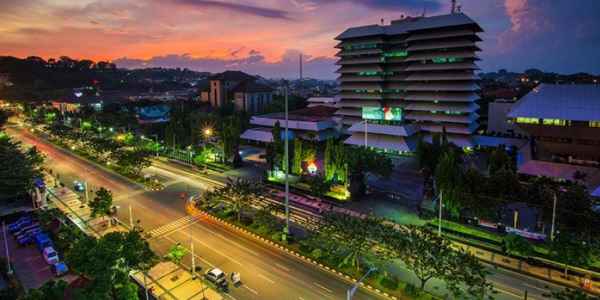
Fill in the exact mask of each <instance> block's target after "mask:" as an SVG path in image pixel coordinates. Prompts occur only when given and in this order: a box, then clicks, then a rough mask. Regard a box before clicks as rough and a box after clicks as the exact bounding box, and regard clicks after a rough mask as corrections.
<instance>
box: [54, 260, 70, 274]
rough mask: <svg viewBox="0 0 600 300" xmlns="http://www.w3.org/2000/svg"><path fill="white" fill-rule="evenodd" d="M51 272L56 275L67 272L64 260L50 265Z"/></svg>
mask: <svg viewBox="0 0 600 300" xmlns="http://www.w3.org/2000/svg"><path fill="white" fill-rule="evenodd" d="M50 269H51V270H52V273H54V275H56V276H62V275H65V274H67V273H68V272H69V267H67V264H66V263H65V262H58V263H55V264H53V265H51V266H50Z"/></svg>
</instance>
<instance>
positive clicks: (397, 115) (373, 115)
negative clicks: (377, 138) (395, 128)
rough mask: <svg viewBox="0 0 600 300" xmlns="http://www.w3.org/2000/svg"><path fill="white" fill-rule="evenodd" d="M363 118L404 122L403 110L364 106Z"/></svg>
mask: <svg viewBox="0 0 600 300" xmlns="http://www.w3.org/2000/svg"><path fill="white" fill-rule="evenodd" d="M362 118H363V120H386V121H402V108H400V107H389V106H386V107H377V106H363V107H362Z"/></svg>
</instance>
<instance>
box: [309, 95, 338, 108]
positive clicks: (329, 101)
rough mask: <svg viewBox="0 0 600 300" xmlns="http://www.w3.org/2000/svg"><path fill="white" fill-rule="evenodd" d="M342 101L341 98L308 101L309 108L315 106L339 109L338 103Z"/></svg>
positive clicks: (313, 98)
mask: <svg viewBox="0 0 600 300" xmlns="http://www.w3.org/2000/svg"><path fill="white" fill-rule="evenodd" d="M339 101H340V98H339V97H337V96H336V97H310V98H308V99H306V102H308V107H313V106H327V107H337V104H338V102H339Z"/></svg>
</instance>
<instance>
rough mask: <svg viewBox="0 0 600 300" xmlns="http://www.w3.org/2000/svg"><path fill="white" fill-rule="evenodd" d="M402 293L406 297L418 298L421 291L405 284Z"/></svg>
mask: <svg viewBox="0 0 600 300" xmlns="http://www.w3.org/2000/svg"><path fill="white" fill-rule="evenodd" d="M404 293H405V294H406V295H407V296H411V297H418V296H419V295H420V294H421V290H420V289H419V288H417V287H416V286H415V285H413V284H410V283H407V284H406V287H404Z"/></svg>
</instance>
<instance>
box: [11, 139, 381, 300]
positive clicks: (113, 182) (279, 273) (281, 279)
mask: <svg viewBox="0 0 600 300" xmlns="http://www.w3.org/2000/svg"><path fill="white" fill-rule="evenodd" d="M7 131H8V132H9V134H11V135H13V136H15V137H16V138H17V139H19V140H21V141H23V142H24V143H25V144H29V145H35V146H36V147H38V149H40V150H41V151H43V152H44V153H45V154H46V156H47V165H48V168H50V169H52V171H53V172H54V173H58V174H60V178H61V181H62V182H64V183H66V184H67V185H70V183H71V182H72V181H73V180H76V179H85V180H87V182H88V188H89V189H91V190H96V189H98V188H99V187H105V188H108V189H110V190H111V191H112V192H113V195H114V198H115V204H116V205H118V206H119V210H118V218H119V219H120V220H122V221H123V222H126V223H127V222H129V209H128V208H129V206H131V207H132V212H133V218H134V219H135V220H139V221H140V225H141V226H142V227H143V228H144V229H145V231H146V232H151V233H153V237H152V239H151V240H150V244H151V247H152V248H153V249H154V250H155V251H156V252H157V253H159V254H161V255H164V254H165V253H166V252H167V251H168V249H169V248H170V247H171V246H172V245H174V244H175V243H177V242H179V243H182V245H184V246H186V247H187V248H190V245H191V243H193V244H194V249H195V254H196V261H197V263H198V264H199V265H200V266H201V267H202V268H203V270H206V268H207V267H209V266H216V267H219V268H220V269H222V270H223V271H225V272H226V273H230V272H234V271H235V272H239V273H240V274H241V277H242V282H243V283H244V284H243V285H242V286H241V287H239V288H232V289H231V290H230V292H229V297H230V298H231V299H240V300H241V299H298V300H302V299H305V300H309V299H344V298H345V295H346V289H348V288H349V286H350V283H349V282H347V281H346V280H344V279H341V278H339V277H337V276H336V275H333V274H331V273H328V272H325V271H322V270H321V269H319V268H316V267H314V266H312V265H310V264H307V263H304V262H303V261H301V260H299V259H297V258H295V257H294V256H291V255H289V254H287V253H285V252H283V251H281V250H279V249H276V248H273V247H271V246H269V245H266V244H264V243H261V242H259V241H256V240H254V239H253V238H251V237H248V236H245V235H242V234H239V233H237V232H234V231H232V230H230V229H228V228H226V227H223V226H220V225H218V224H215V223H214V222H212V221H210V220H207V219H203V218H200V219H195V218H191V217H190V216H188V215H187V214H186V213H185V210H184V205H185V200H184V199H182V198H181V197H180V194H181V193H182V192H186V191H187V192H188V193H198V192H201V191H202V190H204V189H206V188H207V186H208V185H207V184H206V183H203V182H198V181H196V180H192V179H190V178H188V177H185V176H181V175H178V174H174V173H170V172H167V171H164V170H159V169H156V168H154V167H150V168H148V171H149V172H153V173H158V174H159V176H160V177H164V178H163V180H164V181H165V182H166V188H165V189H164V190H162V191H158V192H150V191H145V190H144V189H143V188H142V187H141V186H139V185H137V184H135V183H132V182H131V181H129V180H127V179H125V178H123V177H121V176H119V175H117V174H113V173H111V172H107V171H105V170H103V169H102V168H99V167H97V166H96V165H94V164H92V163H90V162H88V161H85V160H82V159H80V158H78V157H76V156H74V155H72V154H70V153H69V152H65V151H63V150H61V149H59V148H56V147H54V146H53V145H51V144H49V143H46V142H44V141H42V140H40V139H37V138H36V137H34V136H33V135H31V134H30V133H29V132H27V131H25V130H19V129H16V128H13V129H8V130H7ZM190 261H191V255H186V257H185V259H184V263H185V264H188V265H189V264H190ZM354 299H383V298H381V297H379V296H377V295H374V294H372V293H370V292H368V291H366V290H362V289H361V290H359V291H358V292H357V293H356V295H355V297H354Z"/></svg>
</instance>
